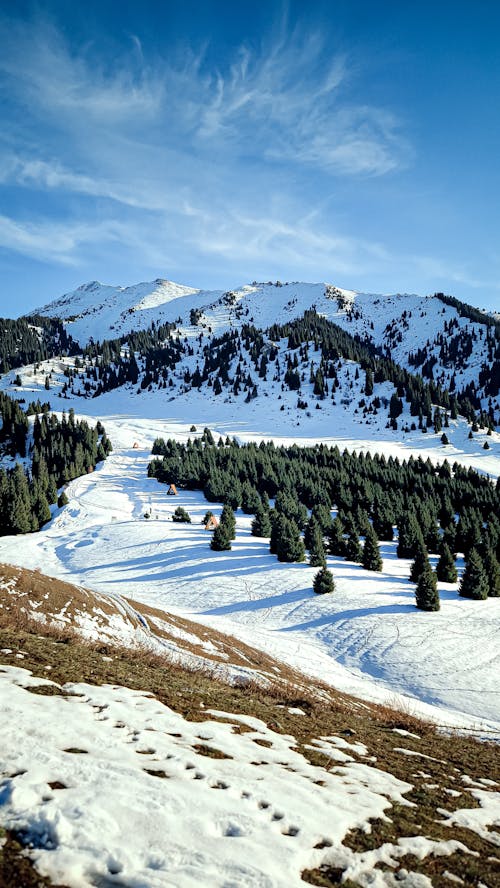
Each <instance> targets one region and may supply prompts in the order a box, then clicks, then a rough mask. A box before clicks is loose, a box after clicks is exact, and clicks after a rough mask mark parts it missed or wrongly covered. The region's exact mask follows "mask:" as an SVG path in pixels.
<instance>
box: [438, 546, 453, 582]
mask: <svg viewBox="0 0 500 888" xmlns="http://www.w3.org/2000/svg"><path fill="white" fill-rule="evenodd" d="M436 575H437V578H438V580H439V581H440V582H441V583H456V581H457V576H458V574H457V568H456V566H455V559H454V558H453V555H452V553H451V549H450V547H449V546H448V544H447V543H446V542H442V543H441V556H440V558H439V561H438V563H437V567H436Z"/></svg>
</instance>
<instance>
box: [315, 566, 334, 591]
mask: <svg viewBox="0 0 500 888" xmlns="http://www.w3.org/2000/svg"><path fill="white" fill-rule="evenodd" d="M313 590H314V592H316V594H317V595H326V594H328V593H330V592H334V591H335V582H334V579H333V574H332V572H331V571H330V570H328V569H327V568H326V567H322V568H321V569H320V570H319V571H318V573H317V574H315V576H314V580H313Z"/></svg>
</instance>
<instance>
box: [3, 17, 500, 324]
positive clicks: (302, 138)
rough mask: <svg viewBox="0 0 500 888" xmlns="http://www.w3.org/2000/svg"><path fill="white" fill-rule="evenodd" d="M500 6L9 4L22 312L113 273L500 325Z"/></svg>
mask: <svg viewBox="0 0 500 888" xmlns="http://www.w3.org/2000/svg"><path fill="white" fill-rule="evenodd" d="M499 28H500V4H497V3H495V2H493V0H474V2H472V0H471V2H469V0H434V2H427V0H419V2H418V3H416V2H415V3H413V2H404V0H349V2H347V0H345V2H344V0H329V2H321V0H311V2H309V3H307V4H305V3H303V2H293V0H291V2H288V3H282V2H273V0H253V2H247V0H238V2H234V0H233V2H232V3H229V2H224V0H197V2H194V0H183V2H182V3H180V2H178V0H175V2H174V0H158V2H156V0H143V2H137V0H134V2H130V0H121V2H120V3H118V2H115V0H99V2H95V0H86V2H85V3H68V2H67V0H61V2H56V0H52V2H43V0H42V2H38V3H37V4H34V3H31V2H25V0H0V90H1V101H2V126H1V127H0V161H1V162H0V268H1V281H2V287H1V306H0V307H1V313H2V314H4V315H15V314H20V313H22V312H24V311H28V310H30V309H31V308H33V307H35V306H37V305H41V304H43V303H45V302H47V301H49V300H50V299H53V298H55V297H57V296H59V295H61V294H62V293H63V292H66V291H69V290H71V289H73V288H75V287H76V286H78V285H79V284H81V283H83V282H85V281H87V280H92V279H98V280H101V281H105V282H107V283H115V284H130V283H136V282H138V281H140V280H150V279H153V278H155V277H166V278H169V279H172V280H176V281H179V282H181V283H186V284H190V285H193V286H201V287H231V286H237V285H239V284H243V283H246V282H249V281H252V280H254V279H257V280H267V279H269V278H272V279H275V278H281V279H282V280H308V281H321V280H326V281H329V282H332V283H335V284H338V285H340V286H345V287H352V288H354V289H360V290H368V291H372V292H373V291H377V292H420V293H432V292H434V291H436V290H443V291H444V292H447V293H453V294H454V295H456V296H458V297H459V298H462V299H464V300H466V301H469V302H471V303H473V304H475V305H479V306H481V307H487V308H489V309H497V310H500V251H499V246H500V244H499V231H500V228H499V224H498V207H499V204H500V199H499V198H500V187H499V184H500V181H499V180H500V165H499V163H498V158H499V157H500V118H499V110H498V109H499V103H498V98H499V96H500V63H499V61H498V48H497V35H498V33H499Z"/></svg>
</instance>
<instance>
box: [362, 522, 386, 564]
mask: <svg viewBox="0 0 500 888" xmlns="http://www.w3.org/2000/svg"><path fill="white" fill-rule="evenodd" d="M362 564H363V567H364V569H365V570H374V571H381V570H382V567H383V563H382V556H381V555H380V547H379V544H378V537H377V534H376V533H375V531H374V529H373V527H372V526H371V524H369V525H368V527H367V528H366V536H365V545H364V547H363V561H362Z"/></svg>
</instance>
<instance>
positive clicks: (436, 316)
mask: <svg viewBox="0 0 500 888" xmlns="http://www.w3.org/2000/svg"><path fill="white" fill-rule="evenodd" d="M311 308H315V309H316V311H317V312H318V313H319V314H321V315H323V316H325V317H327V318H329V319H330V320H332V321H334V322H335V323H336V324H338V325H339V326H340V327H342V328H344V329H345V330H347V331H348V332H349V333H350V334H352V335H355V336H358V337H360V338H361V339H362V340H364V341H368V342H370V343H371V344H372V345H374V346H376V347H377V348H379V349H380V352H381V353H382V354H384V355H390V356H391V357H392V359H393V360H395V361H396V362H397V363H398V364H400V365H401V366H403V367H405V368H406V369H408V370H410V371H412V372H418V373H421V374H422V375H423V376H424V378H427V379H432V380H434V381H435V382H436V383H439V384H440V385H442V386H443V387H444V388H451V390H452V391H456V392H460V391H468V390H469V389H468V387H469V386H471V385H472V386H474V387H475V389H476V390H477V393H478V395H479V397H480V398H481V402H482V406H483V407H484V408H485V409H486V408H488V407H489V408H490V409H492V410H494V411H495V410H496V411H499V410H500V402H499V400H498V387H497V385H496V384H494V385H493V386H492V385H489V386H488V384H487V383H485V380H484V378H483V377H484V372H485V368H488V366H491V364H492V362H493V360H495V359H497V358H498V339H497V338H495V337H496V335H498V331H496V333H495V327H492V326H488V325H487V321H490V322H491V317H490V316H488V315H486V314H485V315H484V318H485V322H484V323H480V322H479V320H471V319H470V318H468V317H466V316H461V314H460V312H459V311H458V310H457V308H456V307H455V306H454V305H451V304H446V303H444V302H443V301H441V299H440V298H438V297H437V296H417V295H410V294H395V295H380V294H369V293H357V292H355V291H352V290H345V289H341V288H338V287H335V286H333V285H331V284H325V283H300V282H292V283H284V284H282V283H281V282H279V281H278V282H276V283H272V282H267V283H255V282H254V283H253V284H251V285H245V286H242V287H237V288H235V289H234V290H229V291H226V292H222V291H219V290H215V291H207V290H196V289H193V288H192V287H186V286H183V285H180V284H175V283H172V282H171V281H166V280H162V279H157V280H155V281H152V282H149V283H141V284H137V285H134V286H130V287H112V286H108V285H104V284H99V283H97V282H96V281H93V282H91V283H89V284H84V285H83V286H81V287H79V288H78V289H77V290H75V291H73V292H71V293H68V294H66V295H64V296H63V297H61V298H60V299H57V300H55V301H54V302H52V303H50V304H49V305H46V306H44V307H43V308H41V309H39V313H40V314H44V315H47V316H54V317H59V318H61V319H62V320H63V321H64V322H65V326H66V329H67V332H68V333H70V334H71V336H72V337H73V338H74V339H75V340H77V341H78V342H80V343H81V344H82V345H84V344H86V343H87V342H88V341H89V340H90V339H93V340H96V341H97V340H102V339H104V338H116V337H118V336H123V335H126V334H128V333H130V332H131V331H137V330H143V329H147V328H148V327H150V326H151V324H152V323H155V324H156V325H158V324H162V323H165V322H171V323H173V322H176V323H178V324H179V327H180V329H181V331H182V334H183V335H188V336H189V335H191V336H194V335H195V334H196V335H198V334H199V333H200V332H204V333H205V335H206V336H210V335H211V334H215V335H220V334H221V333H224V332H227V331H228V330H233V329H240V328H241V326H242V324H245V323H247V324H249V323H250V324H253V325H254V326H255V327H256V328H258V329H262V330H266V329H267V328H269V327H270V326H271V325H272V324H277V323H278V324H282V323H286V322H287V321H290V320H293V319H295V318H298V317H301V316H302V315H303V313H304V312H305V311H307V310H309V309H311ZM476 315H477V317H478V318H479V319H480V318H481V313H480V312H476V313H475V314H474V317H476ZM481 371H483V377H482V376H481Z"/></svg>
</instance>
